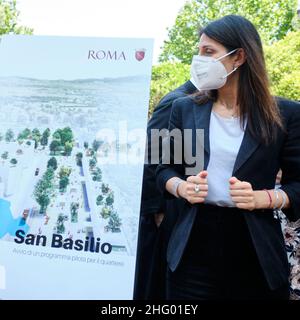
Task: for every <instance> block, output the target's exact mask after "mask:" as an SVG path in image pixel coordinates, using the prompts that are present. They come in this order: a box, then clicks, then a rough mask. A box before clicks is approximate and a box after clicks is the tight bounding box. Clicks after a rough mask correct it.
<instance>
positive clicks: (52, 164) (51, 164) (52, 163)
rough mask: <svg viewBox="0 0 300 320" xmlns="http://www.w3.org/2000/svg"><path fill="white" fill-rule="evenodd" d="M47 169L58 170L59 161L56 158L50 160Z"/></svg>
mask: <svg viewBox="0 0 300 320" xmlns="http://www.w3.org/2000/svg"><path fill="white" fill-rule="evenodd" d="M47 168H52V169H53V170H54V171H55V170H56V169H57V160H56V158H55V157H52V158H50V159H49V161H48V164H47Z"/></svg>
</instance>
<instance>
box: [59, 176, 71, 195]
mask: <svg viewBox="0 0 300 320" xmlns="http://www.w3.org/2000/svg"><path fill="white" fill-rule="evenodd" d="M68 184H69V178H68V177H62V178H61V179H60V180H59V191H60V192H65V191H66V188H67V186H68Z"/></svg>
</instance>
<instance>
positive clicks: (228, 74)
mask: <svg viewBox="0 0 300 320" xmlns="http://www.w3.org/2000/svg"><path fill="white" fill-rule="evenodd" d="M237 69H238V67H235V68H234V69H233V70H232V71H230V72H229V73H227V75H226V76H223V77H222V79H225V78H227V77H228V76H230V75H231V74H232V73H234V71H236V70H237Z"/></svg>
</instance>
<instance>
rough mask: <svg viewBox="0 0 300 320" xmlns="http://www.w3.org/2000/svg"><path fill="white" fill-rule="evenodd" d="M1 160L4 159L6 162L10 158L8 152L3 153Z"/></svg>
mask: <svg viewBox="0 0 300 320" xmlns="http://www.w3.org/2000/svg"><path fill="white" fill-rule="evenodd" d="M1 158H2V159H3V160H6V159H7V158H8V152H7V151H5V152H3V153H2V154H1Z"/></svg>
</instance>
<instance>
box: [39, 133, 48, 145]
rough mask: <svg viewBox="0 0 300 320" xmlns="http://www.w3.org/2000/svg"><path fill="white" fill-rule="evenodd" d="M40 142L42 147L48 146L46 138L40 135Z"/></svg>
mask: <svg viewBox="0 0 300 320" xmlns="http://www.w3.org/2000/svg"><path fill="white" fill-rule="evenodd" d="M40 142H41V145H42V146H44V147H45V146H47V145H48V137H47V136H45V135H42V137H41V141H40Z"/></svg>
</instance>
